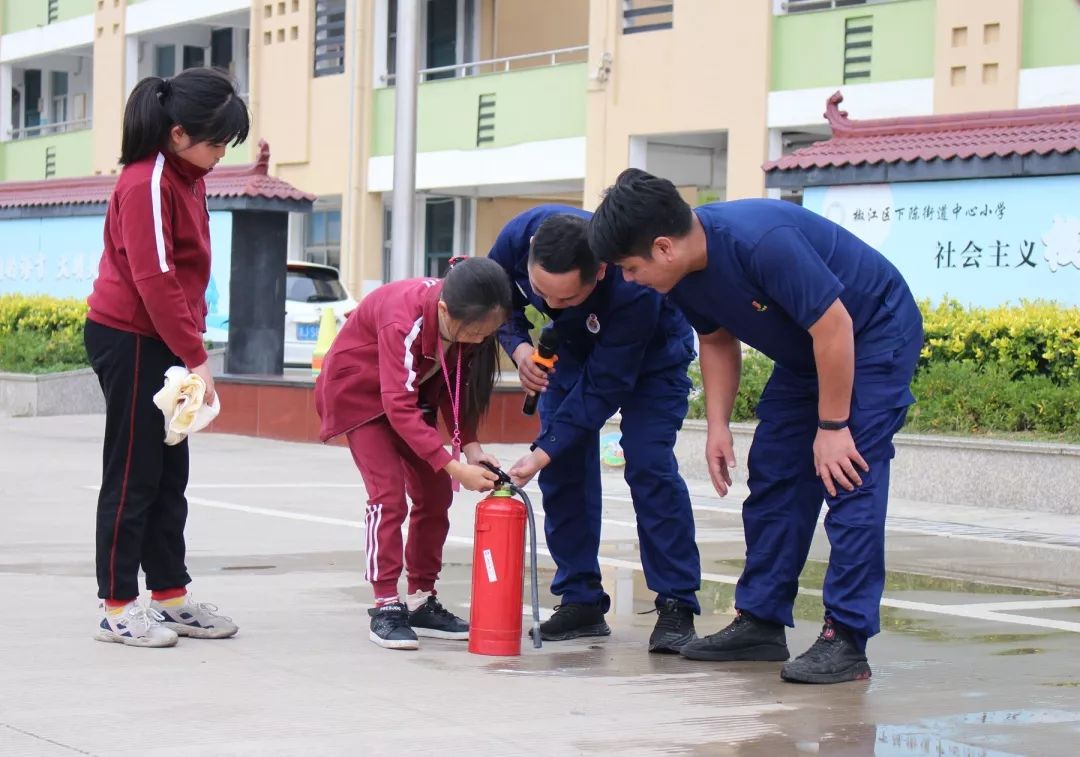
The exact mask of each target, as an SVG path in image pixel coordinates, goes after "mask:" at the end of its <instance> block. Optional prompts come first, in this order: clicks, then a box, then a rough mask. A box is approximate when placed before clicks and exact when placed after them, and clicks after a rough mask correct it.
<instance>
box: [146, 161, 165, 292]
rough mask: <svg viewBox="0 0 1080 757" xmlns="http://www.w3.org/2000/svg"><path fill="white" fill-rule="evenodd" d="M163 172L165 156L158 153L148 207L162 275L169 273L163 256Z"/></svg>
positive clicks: (151, 181) (151, 178) (151, 180)
mask: <svg viewBox="0 0 1080 757" xmlns="http://www.w3.org/2000/svg"><path fill="white" fill-rule="evenodd" d="M164 170H165V156H164V155H162V154H161V153H160V152H159V153H158V156H157V160H156V161H154V173H153V174H152V175H151V176H150V206H151V207H152V208H153V209H154V242H155V244H156V246H157V256H158V265H159V266H160V267H161V272H162V273H168V272H169V261H168V258H167V257H166V256H165V227H164V225H163V224H162V222H161V172H162V171H164Z"/></svg>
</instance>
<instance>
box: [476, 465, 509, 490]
mask: <svg viewBox="0 0 1080 757" xmlns="http://www.w3.org/2000/svg"><path fill="white" fill-rule="evenodd" d="M480 464H481V465H482V466H484V467H485V468H487V469H488V470H489V471H491V472H492V473H494V474H495V475H496V476H498V477H499V481H498V485H499V486H506V485H513V482H512V481H511V480H510V476H509V475H507V474H506V472H505V471H503V469H502V468H496V467H495V466H494V465H492V464H491V463H489V462H487V461H486V460H482V461H481V462H480Z"/></svg>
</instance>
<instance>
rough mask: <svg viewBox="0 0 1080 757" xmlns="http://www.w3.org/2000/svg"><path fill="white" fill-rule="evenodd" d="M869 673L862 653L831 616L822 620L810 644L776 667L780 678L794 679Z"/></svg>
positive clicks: (861, 677)
mask: <svg viewBox="0 0 1080 757" xmlns="http://www.w3.org/2000/svg"><path fill="white" fill-rule="evenodd" d="M870 676H871V672H870V663H868V662H867V661H866V654H865V653H863V652H860V651H859V648H858V647H857V646H855V642H854V641H852V639H851V634H850V633H849V632H848V631H847V630H846V629H844V628H842V627H841V626H838V625H834V624H833V622H832V621H831V620H826V621H825V625H824V626H822V628H821V635H820V636H818V638H817V641H815V642H814V645H813V646H812V647H810V648H809V649H808V650H806V651H805V652H803V653H802V654H801V655H799V656H798V657H796V658H795V659H794V660H792V661H791V662H789V663H788V664H787V665H785V666H784V667H783V668H781V669H780V677H781V678H783V679H784V680H785V681H793V682H795V683H843V682H844V681H865V680H866V679H867V678H869V677H870Z"/></svg>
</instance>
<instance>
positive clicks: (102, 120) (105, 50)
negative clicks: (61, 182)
mask: <svg viewBox="0 0 1080 757" xmlns="http://www.w3.org/2000/svg"><path fill="white" fill-rule="evenodd" d="M126 14H127V7H126V6H125V5H124V4H123V3H120V4H113V3H99V5H98V8H97V10H96V11H95V12H94V93H93V118H94V120H93V131H92V139H91V145H92V152H93V155H92V159H91V166H92V167H93V171H94V173H95V174H103V173H116V171H117V169H118V163H117V159H118V158H119V157H120V137H121V135H122V133H123V126H124V105H125V98H124V95H125V92H124V90H125V86H124V66H125V58H126V54H127V45H126V44H125V41H124V19H125V16H126Z"/></svg>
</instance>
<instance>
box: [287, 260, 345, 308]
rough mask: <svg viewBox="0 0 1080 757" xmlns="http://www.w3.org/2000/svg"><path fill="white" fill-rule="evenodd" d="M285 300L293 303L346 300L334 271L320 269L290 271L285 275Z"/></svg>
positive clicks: (343, 290)
mask: <svg viewBox="0 0 1080 757" xmlns="http://www.w3.org/2000/svg"><path fill="white" fill-rule="evenodd" d="M285 299H287V300H292V301H293V302H339V301H340V300H345V299H348V295H347V294H346V293H345V288H344V287H343V286H342V285H341V281H340V279H339V278H338V274H337V273H336V272H335V271H327V270H323V269H321V268H308V269H304V270H290V271H289V272H288V273H286V274H285Z"/></svg>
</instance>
